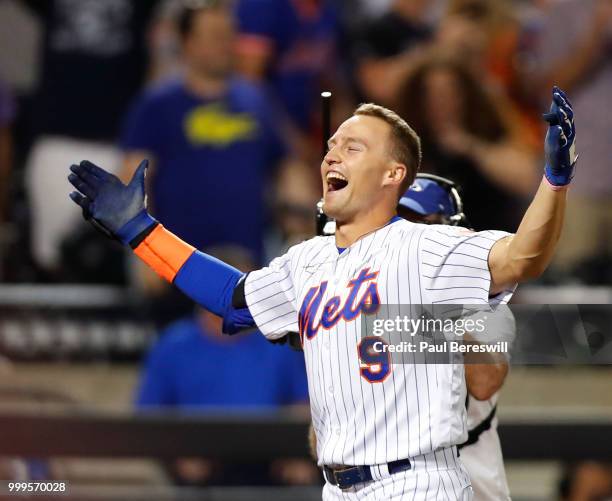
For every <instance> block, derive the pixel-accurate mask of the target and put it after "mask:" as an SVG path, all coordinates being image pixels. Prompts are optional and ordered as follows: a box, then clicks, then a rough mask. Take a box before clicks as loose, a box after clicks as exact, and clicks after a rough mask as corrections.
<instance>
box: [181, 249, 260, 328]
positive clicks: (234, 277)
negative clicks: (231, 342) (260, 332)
mask: <svg viewBox="0 0 612 501" xmlns="http://www.w3.org/2000/svg"><path fill="white" fill-rule="evenodd" d="M245 276H246V275H245V274H244V273H242V272H241V271H239V270H237V269H236V268H234V267H232V266H229V265H228V264H226V263H224V262H223V261H220V260H218V259H216V258H214V257H212V256H209V255H207V254H204V253H203V252H199V251H195V252H194V253H193V254H192V255H191V256H190V257H189V259H187V261H185V264H184V265H183V266H182V267H181V269H180V270H179V271H178V273H177V274H176V277H175V278H174V285H176V286H177V287H178V288H179V289H180V290H181V291H182V292H184V293H185V294H187V296H189V297H190V298H191V299H193V300H194V301H195V302H196V303H198V304H199V305H200V306H202V307H203V308H206V309H207V310H208V311H210V312H211V313H214V314H215V315H219V316H220V317H223V332H225V333H226V334H236V333H238V332H240V331H242V330H245V329H248V328H251V327H254V326H255V321H254V320H253V317H252V316H251V313H250V312H249V309H248V308H234V306H233V305H232V296H233V294H234V289H235V288H236V285H237V284H238V283H239V282H240V280H241V279H243V278H244V277H245ZM242 302H244V301H242Z"/></svg>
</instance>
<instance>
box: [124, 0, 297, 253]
mask: <svg viewBox="0 0 612 501" xmlns="http://www.w3.org/2000/svg"><path fill="white" fill-rule="evenodd" d="M178 24H179V33H180V36H181V40H182V53H183V58H184V63H185V72H184V75H183V76H182V77H181V78H179V79H178V80H174V81H170V82H166V83H164V84H160V85H158V86H156V87H155V88H152V89H150V90H148V91H147V92H145V93H144V94H143V95H142V96H141V97H140V99H138V100H137V102H136V103H135V104H134V105H133V107H132V110H131V113H130V114H129V116H128V117H127V120H126V122H125V126H124V129H123V134H122V138H121V147H122V149H123V150H124V151H125V152H126V169H125V171H126V172H125V177H126V178H129V177H130V176H131V174H132V172H133V170H134V168H135V166H136V165H137V164H138V163H139V162H140V160H142V158H143V157H144V156H146V157H147V158H149V159H150V160H152V167H151V169H150V172H149V176H148V181H149V182H150V189H149V194H150V197H151V206H152V209H153V212H154V214H155V216H156V218H158V219H159V220H160V222H161V223H163V224H164V225H165V226H166V227H167V228H168V229H170V230H171V231H172V232H174V233H176V234H177V235H178V236H179V237H181V238H182V239H184V240H187V241H189V242H192V243H193V244H194V246H196V247H198V248H200V249H202V248H203V247H205V246H211V245H238V246H242V247H244V248H245V249H248V250H249V251H250V252H251V253H252V255H253V257H254V258H255V259H256V260H257V261H259V260H260V258H261V253H262V239H263V231H264V227H265V223H266V216H265V207H264V191H265V189H266V186H267V183H268V181H269V179H270V177H271V174H272V172H273V169H274V168H275V166H277V165H278V164H279V163H280V161H281V160H282V159H283V157H284V154H285V148H284V141H283V140H282V138H281V136H280V133H279V128H280V127H279V123H278V120H277V119H276V117H275V114H274V112H273V106H272V105H271V103H270V101H269V99H268V98H267V97H266V95H265V93H264V92H262V90H261V89H260V88H259V87H258V86H256V85H254V84H252V83H248V82H246V81H244V80H241V79H240V78H237V77H236V76H235V75H234V74H233V70H232V68H233V47H234V41H235V38H234V27H233V17H232V14H231V12H230V11H228V9H227V7H225V6H224V3H223V2H212V3H209V4H197V6H196V7H193V6H191V7H188V6H185V7H183V9H182V10H181V13H180V15H179V23H178ZM228 221H231V224H230V223H228Z"/></svg>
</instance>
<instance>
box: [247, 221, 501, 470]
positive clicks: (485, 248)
mask: <svg viewBox="0 0 612 501" xmlns="http://www.w3.org/2000/svg"><path fill="white" fill-rule="evenodd" d="M504 236H507V233H503V232H496V231H486V232H481V233H471V232H469V231H468V230H466V229H464V228H457V227H449V226H439V225H434V226H427V225H422V224H415V223H410V222H408V221H405V220H397V219H396V220H394V221H393V222H392V223H390V224H388V225H387V226H385V227H383V228H381V229H379V230H377V231H375V232H372V233H370V234H368V235H366V236H364V237H362V238H361V239H360V240H358V241H357V242H355V243H354V244H353V245H352V246H350V247H348V248H347V249H345V250H344V251H342V252H339V250H338V249H337V248H336V245H335V239H334V237H315V238H313V239H311V240H308V241H306V242H303V243H301V244H298V245H296V246H294V247H292V248H291V249H289V251H288V252H287V254H285V255H284V256H282V257H279V258H276V259H274V260H273V261H272V262H271V263H270V265H269V266H268V267H267V268H263V269H261V270H258V271H255V272H252V273H250V274H249V275H248V276H247V279H246V283H245V294H246V301H247V305H248V307H249V310H250V312H251V315H252V316H253V318H254V319H255V322H256V323H257V327H258V328H259V329H260V331H261V332H262V333H263V334H264V335H265V336H266V337H268V338H270V339H277V338H280V337H282V336H283V335H285V334H286V333H288V332H300V335H301V336H302V339H303V347H304V355H305V360H306V371H307V375H308V388H309V394H310V404H311V411H312V420H313V425H314V428H315V432H316V435H317V454H318V457H319V464H328V465H331V464H343V465H351V464H354V465H373V464H381V463H387V462H390V461H394V460H397V459H403V458H407V457H414V456H417V455H421V454H425V453H428V452H430V451H434V450H436V449H438V448H441V447H445V446H450V445H454V444H459V443H461V442H462V441H464V440H465V438H466V437H467V431H466V430H467V428H466V425H465V397H466V390H465V381H464V373H463V365H461V364H438V365H434V364H429V365H427V364H406V363H404V364H392V365H391V366H390V371H389V374H388V377H386V378H384V380H383V381H378V382H370V381H369V380H368V378H367V377H364V365H363V363H361V361H360V358H359V351H358V344H359V343H360V341H361V332H360V330H361V323H360V322H359V318H358V317H359V315H360V313H361V312H362V311H364V310H365V311H368V309H369V308H371V307H372V306H376V304H377V303H378V304H394V305H400V304H401V305H410V304H433V303H462V304H486V303H487V302H489V297H488V291H489V283H490V273H489V269H488V262H487V258H488V254H489V251H490V248H491V247H492V245H493V243H494V242H495V241H497V240H498V239H500V238H502V237H504ZM510 295H511V294H510V293H508V294H502V295H499V296H496V298H495V302H497V303H499V302H505V301H507V300H508V299H509V296H510ZM365 374H366V375H367V372H366V373H365Z"/></svg>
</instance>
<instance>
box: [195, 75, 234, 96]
mask: <svg viewBox="0 0 612 501" xmlns="http://www.w3.org/2000/svg"><path fill="white" fill-rule="evenodd" d="M185 85H186V86H187V88H188V89H189V91H191V92H192V93H193V94H195V95H197V96H200V97H202V98H215V97H219V96H221V95H222V94H223V93H224V92H225V89H227V85H228V79H227V78H217V77H210V76H208V75H206V74H203V73H202V72H197V71H195V70H190V69H187V71H186V72H185Z"/></svg>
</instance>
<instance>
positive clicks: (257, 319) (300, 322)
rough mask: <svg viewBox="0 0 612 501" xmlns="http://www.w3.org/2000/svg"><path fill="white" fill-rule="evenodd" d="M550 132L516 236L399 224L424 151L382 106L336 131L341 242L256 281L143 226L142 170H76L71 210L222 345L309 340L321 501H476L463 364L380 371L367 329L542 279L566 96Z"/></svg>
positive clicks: (330, 185) (301, 247) (568, 153)
mask: <svg viewBox="0 0 612 501" xmlns="http://www.w3.org/2000/svg"><path fill="white" fill-rule="evenodd" d="M546 119H547V120H548V121H549V123H550V127H549V129H548V134H547V138H546V153H547V155H546V159H547V161H546V166H545V168H544V178H543V180H542V183H541V184H540V187H539V189H538V191H537V193H536V195H535V197H534V199H533V201H532V203H531V205H530V207H529V208H528V210H527V212H526V213H525V216H524V218H523V220H522V223H521V225H520V227H519V228H518V230H517V232H516V233H515V234H513V235H510V234H507V233H502V232H498V231H483V232H479V233H473V232H468V231H466V230H465V229H462V228H458V227H449V226H442V225H423V224H415V223H411V222H409V221H406V220H404V219H402V218H399V217H398V216H397V215H396V206H397V203H398V200H399V198H400V196H401V195H402V194H403V193H404V192H405V191H406V189H407V188H408V186H410V184H412V182H413V180H414V178H415V175H416V172H417V171H418V168H419V165H420V157H421V153H420V140H419V138H418V136H417V135H416V134H415V132H414V131H413V130H412V129H411V128H410V127H409V126H408V124H406V122H405V121H403V120H402V119H401V118H400V117H399V116H398V115H397V114H395V113H393V112H392V111H390V110H388V109H386V108H383V107H380V106H377V105H374V104H366V105H361V106H359V107H358V108H357V109H356V110H355V112H354V114H353V116H351V117H350V118H349V119H348V120H346V121H345V122H344V123H343V124H342V125H340V127H339V128H338V129H337V130H336V132H335V133H334V135H333V136H332V137H331V138H330V141H329V151H328V153H327V154H326V155H325V157H324V159H323V162H322V164H321V177H322V183H323V198H324V210H325V213H326V214H327V215H328V216H330V217H332V218H334V219H335V220H336V232H335V235H334V236H333V237H315V238H312V239H310V240H307V241H305V242H302V243H301V244H298V245H296V246H294V247H292V248H290V249H289V251H288V252H287V253H286V254H285V255H283V256H281V257H279V258H276V259H274V260H273V261H272V262H271V263H270V265H269V266H267V267H265V268H262V269H260V270H257V271H254V272H251V273H249V274H247V275H245V274H243V273H241V272H240V271H238V270H236V269H234V268H232V267H230V266H227V265H225V264H224V263H222V262H220V261H217V260H215V259H213V258H211V257H210V256H207V255H206V254H203V253H201V252H199V251H197V250H196V249H194V248H193V247H192V246H190V245H189V244H187V243H185V242H183V241H181V240H180V239H179V238H177V237H176V236H174V235H173V234H172V233H170V232H169V231H168V230H166V229H165V228H164V227H163V225H161V224H160V223H159V222H158V221H156V220H155V219H154V218H153V217H152V216H150V215H149V213H148V212H147V209H146V202H145V189H144V185H145V172H146V168H147V162H146V160H145V161H143V162H142V163H141V165H140V166H139V167H138V169H137V170H136V172H135V174H134V177H133V178H132V180H131V181H130V183H129V184H128V185H124V184H123V183H122V182H121V181H120V180H119V179H117V178H116V177H115V176H113V175H111V174H109V173H108V172H106V171H105V170H104V169H102V168H100V167H98V166H95V165H93V164H92V163H91V162H88V161H83V162H81V163H80V164H79V165H73V166H71V167H70V170H71V174H70V175H69V180H70V182H71V183H72V184H73V186H74V187H75V188H76V189H77V190H78V191H75V192H73V193H72V194H71V198H72V200H73V201H74V202H75V203H77V204H78V205H79V206H80V207H81V208H82V210H83V214H84V216H85V217H86V218H88V219H89V220H91V221H92V223H93V224H94V225H95V226H96V227H98V228H99V229H100V230H101V231H103V232H104V233H106V234H107V235H109V236H112V237H114V238H117V239H118V240H120V241H121V242H122V243H124V244H125V245H129V246H130V247H131V248H132V249H133V250H134V252H135V254H136V255H137V256H138V257H140V259H142V260H143V261H144V262H145V263H146V264H148V265H149V266H150V267H151V268H153V269H154V270H155V271H157V272H158V273H159V274H160V275H161V276H162V277H164V278H165V279H166V280H168V281H170V282H172V283H174V284H175V285H176V286H177V287H179V288H180V289H181V290H182V291H184V292H185V293H186V294H188V295H189V296H190V297H192V298H193V299H194V300H195V301H196V302H198V303H199V304H200V305H202V306H203V307H205V308H207V309H208V310H210V311H212V312H213V313H215V314H218V315H221V316H222V317H223V325H224V332H226V333H228V334H231V333H235V332H237V331H239V330H241V329H245V328H252V327H253V326H257V328H258V329H259V330H260V331H261V332H262V333H263V334H264V335H265V336H266V337H267V338H269V339H275V338H280V337H282V336H284V335H286V334H287V333H288V332H292V331H293V332H299V333H300V336H301V338H302V344H303V347H304V356H305V361H306V371H307V376H308V385H309V396H310V402H311V412H312V420H313V425H314V428H315V432H316V435H317V444H318V445H317V449H318V450H317V453H318V457H319V464H320V466H321V467H323V469H324V472H325V478H326V483H325V486H324V489H323V498H324V499H326V500H327V499H418V500H438V499H451V500H464V499H471V498H472V489H471V487H470V481H469V477H468V475H467V473H466V471H465V468H464V467H463V465H462V464H461V462H460V460H459V459H458V454H457V445H458V444H461V443H463V442H464V441H465V440H466V438H467V427H466V420H465V414H466V412H465V397H466V387H465V379H464V374H463V364H461V363H459V364H450V363H449V364H429V365H428V364H407V363H404V364H393V363H390V360H389V358H388V357H386V355H388V354H385V353H381V354H378V355H376V356H374V355H373V353H372V352H371V350H370V348H371V346H370V344H369V340H371V338H368V336H367V333H366V332H364V333H362V332H361V329H362V322H361V320H364V319H365V318H366V317H367V316H368V315H371V314H373V313H375V312H377V311H378V310H379V308H380V307H381V305H383V304H405V305H411V304H428V305H431V304H462V303H468V302H469V303H471V304H480V305H491V306H494V305H497V304H500V303H503V302H506V301H508V299H509V298H510V296H511V295H512V291H513V290H514V288H515V286H516V284H517V283H520V282H524V281H526V280H529V279H531V278H534V277H536V276H538V275H539V274H540V273H542V272H543V270H544V269H545V268H546V266H547V265H548V264H549V262H550V260H551V258H552V255H553V253H554V249H555V245H556V242H557V241H558V238H559V234H560V231H561V225H562V222H563V215H564V208H565V200H566V195H567V186H568V185H569V183H570V181H571V178H572V176H573V172H574V166H575V162H576V156H575V148H574V139H575V128H574V122H573V112H572V108H571V105H570V103H569V101H568V100H567V98H566V97H565V96H564V94H563V92H562V91H561V90H559V89H557V88H555V89H554V90H553V104H552V106H551V110H550V113H548V114H547V115H546ZM228 168H231V166H228ZM237 181H239V180H237ZM205 188H206V189H218V187H205ZM211 384H214V382H211Z"/></svg>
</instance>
